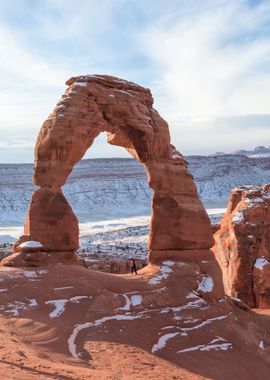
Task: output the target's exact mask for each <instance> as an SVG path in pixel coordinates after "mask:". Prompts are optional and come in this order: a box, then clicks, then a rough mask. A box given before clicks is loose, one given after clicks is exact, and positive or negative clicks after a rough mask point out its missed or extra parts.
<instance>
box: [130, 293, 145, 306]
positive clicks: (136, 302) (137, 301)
mask: <svg viewBox="0 0 270 380" xmlns="http://www.w3.org/2000/svg"><path fill="white" fill-rule="evenodd" d="M141 303H142V296H141V295H139V294H136V295H134V296H131V304H132V306H138V305H140V304H141Z"/></svg>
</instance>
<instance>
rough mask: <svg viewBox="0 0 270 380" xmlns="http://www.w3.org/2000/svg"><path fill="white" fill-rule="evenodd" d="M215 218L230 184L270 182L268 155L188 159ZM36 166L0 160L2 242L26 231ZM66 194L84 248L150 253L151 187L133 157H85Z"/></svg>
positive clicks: (84, 250) (87, 250) (214, 219)
mask: <svg viewBox="0 0 270 380" xmlns="http://www.w3.org/2000/svg"><path fill="white" fill-rule="evenodd" d="M186 159H187V161H188V162H189V170H190V171H191V173H192V174H193V176H194V179H195V181H196V185H197V188H198V192H199V195H200V197H201V199H202V201H203V203H204V205H205V207H206V209H207V211H208V213H209V214H210V217H211V220H212V222H213V223H216V222H218V221H219V220H220V218H221V216H222V214H223V213H224V211H225V208H226V207H227V202H228V197H229V192H230V190H231V188H233V187H235V186H241V185H248V184H252V185H262V184H264V183H270V162H269V161H270V160H269V158H256V159H255V158H248V157H245V156H240V155H221V156H212V157H209V156H191V157H187V158H186ZM32 172H33V166H32V165H29V164H20V165H17V164H14V165H12V164H9V165H7V164H6V165H4V164H2V165H0V178H1V181H0V244H2V243H5V242H7V241H8V242H11V243H12V242H13V241H14V240H15V239H17V238H18V236H20V235H21V234H22V232H23V228H22V225H23V222H24V218H25V213H26V210H27V207H28V205H29V201H30V197H31V193H32V191H33V190H34V186H33V185H32V183H31V177H32ZM63 190H64V193H65V195H66V197H67V199H68V201H69V202H70V204H71V205H72V208H73V210H74V212H75V213H76V215H77V217H78V219H79V222H80V243H81V248H80V252H81V253H82V254H83V255H88V253H89V254H90V252H95V253H103V254H105V255H110V254H115V253H117V254H118V255H119V257H121V256H123V255H124V254H125V253H126V254H131V253H132V254H136V255H137V257H145V255H146V243H147V239H148V232H149V218H150V204H151V195H152V192H151V190H150V189H149V187H148V183H147V178H146V173H145V172H144V169H143V166H142V165H140V164H138V163H137V162H136V161H134V160H133V159H94V160H82V161H81V162H80V163H79V164H78V165H76V167H75V168H74V170H73V172H72V174H71V175H70V177H69V179H68V181H67V183H66V185H65V186H64V188H63Z"/></svg>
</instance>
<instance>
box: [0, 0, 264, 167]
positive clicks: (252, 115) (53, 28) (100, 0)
mask: <svg viewBox="0 0 270 380" xmlns="http://www.w3.org/2000/svg"><path fill="white" fill-rule="evenodd" d="M167 3H168V4H167ZM0 47H1V55H0V80H1V86H0V162H32V161H33V147H34V142H35V138H36V136H37V133H38V131H39V129H40V127H41V125H42V122H43V121H44V120H45V119H46V117H47V116H48V114H49V113H50V112H51V110H52V108H53V107H54V105H55V103H56V102H57V100H58V99H59V98H60V96H61V95H62V93H63V92H64V90H65V87H66V86H65V84H64V83H65V81H66V80H67V79H68V78H69V77H71V76H74V75H80V74H103V73H104V74H111V75H115V76H119V77H121V78H124V79H128V80H132V81H134V82H137V83H139V84H141V85H143V86H146V87H149V88H151V90H152V93H153V95H154V98H155V107H156V108H157V110H158V111H159V113H160V114H161V115H162V116H163V117H164V118H165V119H166V120H167V121H168V123H169V125H170V130H171V137H172V143H173V144H174V145H176V146H177V148H178V149H179V150H180V151H181V152H182V153H184V154H207V153H213V152H215V151H226V152H229V151H232V150H235V149H238V148H252V147H254V146H256V145H267V146H269V145H270V102H269V99H270V0H265V1H244V0H231V1H230V0H226V1H225V0H209V1H208V0H185V1H184V0H170V1H167V2H165V1H164V0H76V1H75V0H39V1H36V0H21V1H19V0H18V1H17V0H12V1H1V2H0ZM108 156H127V153H125V151H124V149H120V148H116V147H110V146H109V145H108V144H106V143H105V136H101V137H100V138H98V139H97V140H96V142H95V144H94V145H93V147H92V148H91V149H89V152H88V153H87V157H108Z"/></svg>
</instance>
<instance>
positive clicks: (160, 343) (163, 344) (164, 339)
mask: <svg viewBox="0 0 270 380" xmlns="http://www.w3.org/2000/svg"><path fill="white" fill-rule="evenodd" d="M177 335H180V333H179V332H174V333H169V334H165V335H162V336H161V337H160V338H159V340H158V342H157V343H155V344H154V345H153V347H152V349H151V352H152V354H155V353H156V352H158V351H160V350H161V349H162V348H164V347H166V344H167V341H168V340H169V339H172V338H174V337H175V336H177Z"/></svg>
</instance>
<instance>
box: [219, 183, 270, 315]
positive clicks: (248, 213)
mask: <svg viewBox="0 0 270 380" xmlns="http://www.w3.org/2000/svg"><path fill="white" fill-rule="evenodd" d="M214 238H215V245H214V248H213V250H214V252H215V255H216V258H217V260H218V262H219V265H220V267H221V269H222V273H223V282H224V287H225V292H226V293H227V294H228V295H231V296H235V297H239V298H240V299H241V300H242V301H244V302H246V303H247V304H248V305H249V306H251V307H258V308H269V307H270V185H265V186H262V187H252V186H246V187H241V188H236V189H233V190H232V192H231V196H230V201H229V206H228V210H227V212H226V214H225V215H224V217H223V219H222V221H221V226H220V229H219V230H218V231H217V232H216V233H215V235H214Z"/></svg>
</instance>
